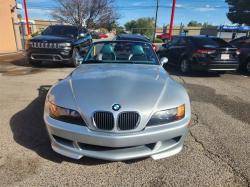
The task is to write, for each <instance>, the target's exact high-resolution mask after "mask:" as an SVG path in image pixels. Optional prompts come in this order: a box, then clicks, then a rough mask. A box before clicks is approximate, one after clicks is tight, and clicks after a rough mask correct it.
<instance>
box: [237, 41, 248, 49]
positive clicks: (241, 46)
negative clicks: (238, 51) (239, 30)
mask: <svg viewBox="0 0 250 187" xmlns="http://www.w3.org/2000/svg"><path fill="white" fill-rule="evenodd" d="M238 47H239V48H250V39H246V40H244V41H243V42H241V43H240V45H239V46H238Z"/></svg>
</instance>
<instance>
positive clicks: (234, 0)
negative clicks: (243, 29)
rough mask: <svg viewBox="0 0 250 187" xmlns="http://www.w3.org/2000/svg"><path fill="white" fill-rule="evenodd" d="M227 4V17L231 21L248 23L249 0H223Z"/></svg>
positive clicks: (249, 22)
mask: <svg viewBox="0 0 250 187" xmlns="http://www.w3.org/2000/svg"><path fill="white" fill-rule="evenodd" d="M225 2H226V3H228V5H229V12H228V13H227V18H228V19H229V20H230V21H231V22H232V23H238V24H239V25H242V24H245V25H250V2H249V0H225Z"/></svg>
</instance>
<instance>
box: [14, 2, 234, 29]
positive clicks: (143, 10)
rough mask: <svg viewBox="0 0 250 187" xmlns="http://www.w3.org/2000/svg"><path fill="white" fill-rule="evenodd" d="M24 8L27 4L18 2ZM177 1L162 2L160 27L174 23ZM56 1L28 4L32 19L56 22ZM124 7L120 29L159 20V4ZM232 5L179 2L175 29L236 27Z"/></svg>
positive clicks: (136, 4) (21, 11) (126, 5)
mask: <svg viewBox="0 0 250 187" xmlns="http://www.w3.org/2000/svg"><path fill="white" fill-rule="evenodd" d="M16 2H17V3H20V4H22V5H23V0H16ZM172 3H173V0H159V10H158V20H157V26H159V27H162V26H163V24H166V25H167V24H169V23H170V19H171V11H172ZM54 4H55V2H54V1H53V0H26V5H27V9H28V17H29V18H40V19H47V20H52V18H51V17H50V16H49V14H48V11H50V9H51V8H52V7H53V5H54ZM116 4H117V5H118V6H119V7H120V8H119V12H120V13H121V15H122V17H121V19H119V20H118V23H119V24H120V25H122V26H123V25H124V24H125V23H126V22H129V21H131V20H137V19H138V18H141V17H155V15H156V5H157V0H116ZM227 12H228V4H227V3H225V0H176V10H175V16H174V25H176V26H179V25H180V24H181V23H182V24H184V25H185V26H186V25H187V24H188V23H189V22H190V21H191V20H194V21H197V22H201V23H204V22H208V23H210V24H213V25H215V26H218V25H232V24H231V22H230V21H229V20H228V19H227V17H226V13H227ZM18 14H21V15H22V17H23V18H24V17H25V14H24V6H23V10H18Z"/></svg>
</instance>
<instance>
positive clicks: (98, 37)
mask: <svg viewBox="0 0 250 187" xmlns="http://www.w3.org/2000/svg"><path fill="white" fill-rule="evenodd" d="M90 35H91V37H92V38H93V39H100V38H101V36H100V35H99V34H98V33H97V32H90Z"/></svg>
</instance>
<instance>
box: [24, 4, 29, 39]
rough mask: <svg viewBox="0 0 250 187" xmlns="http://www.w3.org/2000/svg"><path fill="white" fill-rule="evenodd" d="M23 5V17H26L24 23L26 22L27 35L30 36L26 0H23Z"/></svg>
mask: <svg viewBox="0 0 250 187" xmlns="http://www.w3.org/2000/svg"><path fill="white" fill-rule="evenodd" d="M23 5H24V10H25V18H26V24H27V32H28V37H29V38H30V26H29V19H28V14H27V7H26V0H23Z"/></svg>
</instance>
